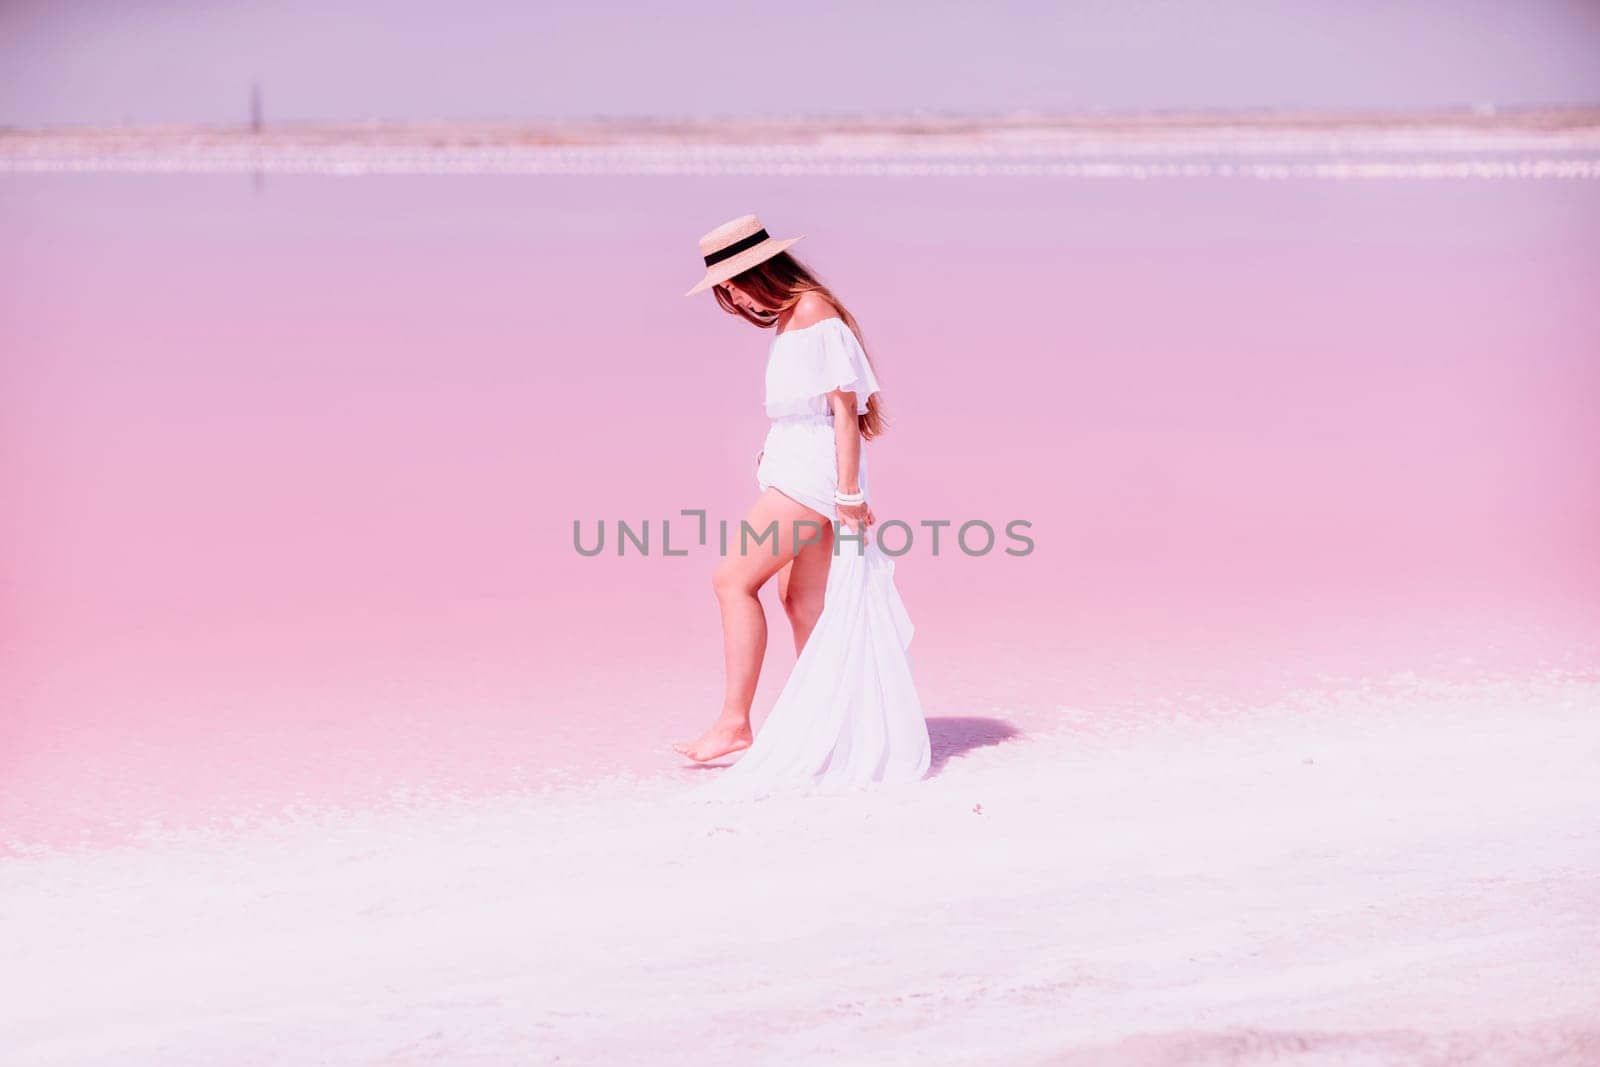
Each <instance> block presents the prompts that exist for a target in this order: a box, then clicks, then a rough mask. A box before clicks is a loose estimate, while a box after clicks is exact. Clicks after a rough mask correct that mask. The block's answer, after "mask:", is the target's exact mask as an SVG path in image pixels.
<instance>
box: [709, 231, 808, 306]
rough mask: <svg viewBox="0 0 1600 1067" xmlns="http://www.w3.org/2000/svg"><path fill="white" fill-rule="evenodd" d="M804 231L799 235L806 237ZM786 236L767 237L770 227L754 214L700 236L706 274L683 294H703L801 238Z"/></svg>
mask: <svg viewBox="0 0 1600 1067" xmlns="http://www.w3.org/2000/svg"><path fill="white" fill-rule="evenodd" d="M804 236H805V234H801V235H800V237H804ZM800 237H786V238H784V239H783V240H781V241H778V240H774V239H773V238H772V237H770V236H768V234H767V228H766V227H765V226H763V225H761V220H760V219H758V218H756V217H755V216H754V215H740V216H739V217H738V218H736V219H733V220H731V221H729V222H724V223H723V224H722V225H721V226H718V227H717V228H716V229H714V230H712V231H711V232H710V233H708V234H706V235H705V236H704V237H702V238H700V254H701V255H702V256H704V257H705V260H706V276H705V277H704V278H701V279H700V281H699V282H698V283H696V285H695V287H694V288H693V289H690V290H689V291H688V292H687V293H684V294H683V295H684V296H693V295H694V294H696V293H703V292H705V291H706V290H707V289H709V288H711V287H712V286H713V285H716V284H717V283H718V282H725V281H727V280H728V279H729V278H731V277H733V276H734V275H735V274H738V273H740V272H741V271H747V270H749V269H750V268H751V267H753V266H755V265H756V264H757V263H760V262H761V261H763V260H767V259H771V258H772V257H773V256H775V255H777V254H778V253H779V252H782V251H783V250H784V249H785V248H788V247H789V246H790V245H792V244H794V243H795V242H796V241H798V240H800Z"/></svg>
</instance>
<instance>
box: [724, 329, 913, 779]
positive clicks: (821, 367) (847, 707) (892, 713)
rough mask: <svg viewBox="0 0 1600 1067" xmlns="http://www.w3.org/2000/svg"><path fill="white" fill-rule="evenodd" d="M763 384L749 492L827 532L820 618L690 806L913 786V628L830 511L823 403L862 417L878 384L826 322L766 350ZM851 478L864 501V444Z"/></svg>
mask: <svg viewBox="0 0 1600 1067" xmlns="http://www.w3.org/2000/svg"><path fill="white" fill-rule="evenodd" d="M766 384H767V390H766V406H767V415H768V417H769V418H771V419H772V426H771V428H770V429H769V430H768V432H767V439H766V444H765V446H764V449H763V453H764V454H763V455H762V458H761V463H760V465H759V467H758V468H757V471H756V481H757V483H758V484H759V485H760V486H761V488H762V489H767V488H769V487H770V488H774V489H777V490H779V491H780V492H782V493H783V494H785V495H786V496H789V497H791V498H793V499H795V500H798V501H800V502H801V503H803V504H805V505H806V506H807V507H810V508H813V509H815V510H816V511H818V512H821V513H822V515H824V516H825V517H826V518H827V519H828V520H829V521H830V522H832V523H833V526H834V552H833V558H832V560H831V561H830V563H829V566H828V582H827V587H826V593H825V595H824V600H823V607H822V615H821V617H820V618H819V619H818V620H817V625H816V628H815V629H813V630H812V631H811V636H810V637H809V638H807V639H806V645H805V648H803V649H802V650H801V652H800V656H799V658H798V659H797V660H796V661H795V665H794V670H793V672H792V673H791V674H790V675H789V679H788V681H787V682H785V683H784V687H783V691H782V692H781V693H780V694H779V695H778V699H777V702H776V703H775V704H774V705H773V707H772V711H771V713H770V714H769V715H768V716H767V719H766V721H765V722H764V723H763V724H762V726H761V732H760V733H759V734H757V735H756V738H755V742H754V743H753V744H752V745H751V746H750V747H749V748H748V749H746V750H745V751H744V752H743V754H742V755H740V756H739V758H738V762H737V763H735V764H733V766H731V767H729V768H728V769H726V770H724V771H721V772H719V774H718V776H717V777H716V778H715V779H714V780H713V781H712V782H711V783H710V784H709V785H706V786H703V787H701V789H700V791H699V794H698V795H699V796H701V797H704V798H707V799H748V798H754V797H759V796H766V795H779V794H791V795H793V794H814V793H837V792H846V791H851V790H856V789H862V788H869V787H879V786H886V785H897V784H902V783H906V782H915V781H918V780H920V779H922V778H923V777H924V776H925V775H926V774H927V772H928V765H929V760H930V755H931V752H930V745H929V741H928V724H927V720H926V719H925V718H924V717H923V713H922V703H921V701H920V700H919V699H918V696H917V687H916V684H915V682H914V681H913V680H912V672H911V659H910V655H909V654H908V652H907V648H908V646H909V645H910V644H911V636H912V633H913V630H914V628H913V626H912V624H911V617H910V616H909V615H908V614H907V613H906V608H905V604H904V603H902V602H901V599H900V593H899V591H898V590H897V589H896V588H895V584H894V560H893V559H892V558H890V557H889V556H887V555H885V554H884V552H883V551H882V549H880V548H879V547H878V545H877V543H876V541H875V540H874V536H873V535H874V534H875V532H876V531H875V530H873V529H872V528H871V527H868V529H867V536H866V538H864V539H863V538H861V537H859V536H858V535H857V534H855V533H854V532H853V531H851V530H849V529H848V528H842V527H841V526H840V523H839V517H838V512H837V510H836V508H835V506H834V503H833V494H834V491H835V489H836V488H837V486H838V476H839V468H838V458H837V450H836V449H835V446H834V439H833V415H832V413H831V410H830V408H829V406H828V400H827V394H828V393H830V392H832V391H833V390H835V389H844V390H848V391H851V392H854V393H855V394H856V413H857V414H863V413H865V412H866V410H867V397H868V396H870V395H871V394H872V393H875V392H877V390H878V381H877V378H876V377H874V375H873V373H872V366H871V364H869V363H868V362H867V357H866V353H865V352H864V351H863V350H862V348H861V345H860V342H859V341H857V339H856V336H855V334H854V333H852V332H851V330H850V327H849V326H848V325H846V323H845V322H844V320H843V319H840V318H837V317H832V318H826V319H822V320H821V321H819V322H816V323H813V324H812V325H810V326H806V327H804V328H801V329H798V330H795V329H791V330H787V331H785V332H784V333H782V334H779V335H778V336H776V337H774V338H773V339H772V346H771V348H770V350H769V351H768V355H767V383H766ZM859 473H860V477H859V480H860V485H861V489H862V491H863V492H866V493H868V499H869V500H870V499H871V488H870V486H869V485H868V482H867V449H866V447H865V442H863V447H862V449H861V464H860V472H859ZM863 541H864V550H863Z"/></svg>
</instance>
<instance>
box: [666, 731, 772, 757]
mask: <svg viewBox="0 0 1600 1067" xmlns="http://www.w3.org/2000/svg"><path fill="white" fill-rule="evenodd" d="M753 740H755V738H754V735H752V734H751V732H750V724H749V723H739V724H737V725H735V724H732V723H729V724H724V723H721V722H719V723H716V724H715V725H714V726H712V727H711V729H709V730H707V731H706V732H705V733H703V734H701V735H700V736H699V737H697V738H696V739H695V740H693V741H677V742H674V743H673V746H672V747H673V749H674V750H676V751H677V752H678V754H679V755H682V756H687V757H689V758H690V759H692V760H694V761H695V762H696V763H705V762H706V761H707V760H714V759H716V758H717V757H718V756H726V755H727V754H728V753H730V752H738V751H739V750H740V749H745V748H749V747H750V742H751V741H753Z"/></svg>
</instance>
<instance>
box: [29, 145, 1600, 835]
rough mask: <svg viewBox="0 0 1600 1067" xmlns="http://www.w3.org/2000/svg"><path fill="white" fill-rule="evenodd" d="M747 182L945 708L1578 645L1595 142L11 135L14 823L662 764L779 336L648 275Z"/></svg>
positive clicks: (702, 664)
mask: <svg viewBox="0 0 1600 1067" xmlns="http://www.w3.org/2000/svg"><path fill="white" fill-rule="evenodd" d="M750 210H754V211H757V212H759V213H761V214H762V216H763V218H764V219H765V220H766V221H767V222H768V225H769V227H770V228H772V229H773V230H774V232H776V233H778V234H779V235H780V236H783V235H791V234H796V233H802V232H803V233H806V234H807V235H808V236H807V239H806V240H805V241H803V242H801V243H800V244H799V245H798V246H797V247H796V252H798V253H799V254H800V255H801V257H802V258H803V259H805V260H806V261H807V262H809V263H810V264H811V265H812V266H813V267H815V268H816V269H817V270H818V271H819V272H820V273H821V275H822V276H823V278H824V279H825V280H826V281H827V282H829V283H830V284H831V285H832V286H834V288H835V289H836V291H837V292H839V293H840V294H841V295H842V296H843V297H844V298H845V299H846V300H847V301H848V302H849V303H850V306H851V308H852V310H853V311H854V313H855V314H856V316H857V317H858V319H859V320H860V321H861V323H862V326H863V330H864V334H865V340H866V342H867V345H868V347H869V349H870V350H871V351H872V353H873V356H874V358H875V360H876V361H877V365H878V367H879V370H880V377H881V379H882V381H883V383H884V387H885V396H886V399H887V403H888V408H889V412H890V416H891V419H892V429H891V432H890V433H889V434H888V435H887V436H885V437H884V438H883V439H882V440H881V441H879V442H875V443H873V444H872V445H871V446H870V447H871V448H872V450H873V452H872V457H873V466H874V484H875V487H876V490H877V493H878V499H877V500H876V501H875V510H876V511H877V513H878V515H879V517H880V519H889V518H894V517H899V518H902V519H904V520H905V521H907V522H908V523H910V524H911V525H912V526H913V527H914V528H915V530H916V535H915V541H914V546H913V549H912V551H911V552H909V553H908V554H907V555H906V556H904V557H903V561H902V563H901V565H900V567H899V570H898V573H897V581H898V583H899V585H900V589H901V591H902V593H903V595H904V597H905V600H906V603H907V606H908V607H909V609H910V611H911V614H912V617H913V619H914V620H915V622H916V623H917V626H918V631H917V637H916V642H915V644H914V645H913V653H914V656H915V664H916V668H917V671H918V680H919V684H920V686H921V689H922V695H923V700H924V703H925V705H926V708H927V711H928V713H929V715H930V718H931V726H932V729H933V733H934V739H935V746H936V756H938V755H941V754H942V756H943V758H948V757H949V756H950V755H952V754H956V753H959V752H960V751H962V750H963V749H965V748H969V747H971V746H974V745H984V744H996V743H999V744H1003V743H1008V738H1010V737H1012V736H1014V735H1016V734H1023V733H1026V732H1027V730H1028V729H1029V728H1030V727H1032V726H1037V725H1039V724H1041V723H1046V722H1049V721H1051V718H1052V716H1054V715H1057V714H1058V713H1059V712H1060V711H1061V710H1062V709H1076V710H1079V711H1082V710H1087V711H1089V712H1090V713H1092V714H1095V715H1106V716H1136V715H1140V714H1144V713H1146V711H1147V710H1148V709H1150V708H1154V707H1158V706H1170V705H1171V704H1173V703H1189V704H1192V705H1193V706H1194V707H1195V708H1196V709H1198V710H1199V711H1200V712H1201V713H1204V714H1215V715H1218V716H1222V715H1226V714H1227V712H1228V709H1229V708H1230V707H1232V706H1235V705H1237V704H1239V703H1241V702H1244V701H1249V700H1253V699H1260V698H1266V697H1271V696H1275V695H1278V694H1281V693H1283V692H1286V691H1292V690H1294V689H1297V688H1305V687H1315V686H1320V685H1332V684H1342V683H1343V682H1347V681H1349V680H1350V679H1359V678H1366V677H1374V676H1381V675H1387V674H1390V673H1393V672H1401V671H1410V672H1414V673H1416V674H1419V675H1423V676H1434V675H1438V676H1457V675H1461V674H1472V673H1481V672H1496V671H1504V672H1512V671H1523V672H1525V671H1530V670H1536V669H1539V668H1540V667H1543V666H1562V667H1566V668H1572V669H1578V670H1592V669H1595V668H1600V610H1597V609H1600V554H1597V553H1596V552H1595V551H1594V545H1595V544H1597V543H1600V477H1597V474H1600V419H1596V418H1595V416H1594V408H1595V400H1596V398H1597V397H1600V358H1597V357H1600V301H1596V300H1595V299H1594V294H1595V293H1596V292H1597V291H1600V200H1597V198H1596V196H1595V192H1594V189H1593V187H1592V184H1591V183H1587V182H1574V183H1569V182H1561V181H1527V182H1509V183H1496V182H1477V181H1393V182H1388V181H1373V182H1336V181H1329V182H1281V183H1280V182H1259V181H1242V180H1240V181H1232V180H1226V179H1221V180H1218V179H1203V180H1187V181H1186V180H1171V181H1152V182H1104V183H1101V182H1073V181H1062V180H1049V179H1033V178H1003V179H1002V178H950V179H920V180H897V179H881V180H874V179H836V180H817V179H815V178H811V179H807V180H805V181H803V182H801V181H792V180H786V179H783V178H744V179H734V178H715V179H708V178H694V179H677V178H665V179H645V178H640V177H632V176H627V177H595V176H585V177H581V178H559V177H540V178H535V179H528V178H499V177H483V176H479V177H470V178H422V177H387V178H359V179H336V178H312V177H279V176H273V177H271V178H269V179H268V180H267V181H266V183H265V186H264V187H263V188H262V189H260V190H259V191H255V190H253V188H252V184H251V182H250V181H249V180H248V179H246V178H241V177H204V176H168V177H104V176H102V177H81V176H36V177H19V176H12V177H7V178H5V179H4V182H3V184H0V272H3V276H4V278H5V284H4V285H3V286H0V351H3V353H4V361H3V364H0V494H3V495H0V500H3V501H4V508H3V511H0V521H3V524H4V525H3V537H4V542H3V543H4V546H5V552H4V556H3V558H0V569H3V570H0V582H3V588H4V606H3V609H0V610H3V612H4V614H3V617H0V625H3V627H4V633H3V637H4V648H5V652H4V657H3V660H0V672H3V673H0V694H3V697H4V701H5V709H4V711H5V714H4V723H3V730H4V733H3V736H0V745H3V748H0V753H3V754H0V760H3V764H0V779H3V783H4V784H3V786H0V828H3V831H0V832H3V834H4V836H3V838H0V846H3V847H6V848H12V849H15V848H18V847H30V846H34V845H39V844H51V845H65V844H73V843H80V842H85V843H100V842H107V841H115V840H125V839H128V838H130V837H136V836H138V835H140V834H143V833H147V832H148V831H149V830H150V828H151V827H153V826H157V825H162V826H173V825H192V824H210V823H222V824H228V823H230V822H234V821H238V820H241V819H249V818H252V817H256V816H261V815H270V814H273V813H276V812H281V811H283V810H284V809H285V808H286V806H292V805H305V804H310V805H328V804H344V805H382V804H390V803H397V802H400V801H401V800H403V799H404V798H405V797H408V796H416V795H428V794H436V793H440V792H462V793H483V792H490V791H494V790H501V789H511V788H535V789H542V788H554V787H559V786H560V784H561V783H563V782H570V781H574V780H580V779H588V778H593V777H595V776H598V775H608V774H618V773H622V774H631V775H656V774H666V775H677V776H681V777H682V778H684V780H686V781H688V780H692V779H693V777H694V775H695V774H696V773H698V772H696V771H695V770H693V769H687V768H682V767H680V761H679V760H678V759H677V757H675V756H674V755H672V753H671V752H670V751H669V750H668V748H667V744H668V742H670V741H671V740H673V739H676V738H679V737H686V736H691V735H692V734H693V733H695V732H698V730H699V729H700V728H701V727H703V726H704V725H705V724H706V723H707V722H708V721H709V719H710V718H711V716H712V715H713V713H714V712H715V710H716V707H717V705H718V701H719V699H720V687H721V649H720V643H719V642H720V636H719V629H718V621H717V616H716V610H715V604H714V602H713V600H712V597H711V593H710V588H709V584H708V580H709V575H710V571H711V568H712V566H713V565H714V563H715V554H714V550H713V549H711V548H701V547H699V546H697V545H694V544H693V542H692V539H691V537H690V536H689V535H691V534H692V532H693V529H694V527H693V523H692V520H688V519H682V518H680V519H679V520H678V521H677V522H675V523H674V526H673V544H674V547H675V548H676V547H689V548H690V553H689V555H688V556H686V557H682V558H664V557H662V556H661V555H660V554H659V536H660V522H661V520H662V519H663V518H665V517H667V516H677V515H678V513H679V511H680V509H684V508H705V509H707V510H708V512H709V514H710V517H711V519H712V521H713V522H715V521H716V520H717V519H719V518H725V519H728V520H730V521H735V522H736V521H737V519H738V517H739V516H740V515H742V513H743V509H744V508H745V506H747V504H748V502H749V500H750V499H751V497H752V496H753V494H754V492H755V484H754V464H755V454H756V451H757V449H758V448H759V446H760V442H761V437H762V434H763V432H764V429H765V420H764V416H763V414H762V411H761V407H760V403H759V399H760V393H761V371H762V364H763V360H764V357H765V353H766V346H767V343H768V340H769V337H770V335H768V334H763V333H759V332H757V331H755V330H753V329H751V328H749V327H748V326H746V325H745V324H744V323H742V322H741V321H739V320H736V319H732V318H729V317H727V316H724V315H722V314H721V313H720V311H719V310H718V309H717V308H716V307H715V305H714V304H713V302H712V301H711V300H710V299H709V297H704V296H702V297H701V298H699V299H693V300H686V299H684V298H683V297H682V296H681V295H680V294H681V293H682V292H683V291H684V290H685V289H687V288H688V287H689V285H690V284H692V282H693V281H694V280H695V279H696V278H697V277H698V275H699V262H698V258H697V254H696V250H695V245H694V239H695V237H696V236H698V235H699V234H700V233H701V232H703V231H705V230H707V229H709V228H710V227H711V226H713V225H715V224H716V223H718V222H721V221H722V220H723V219H725V218H727V217H730V216H732V215H735V214H739V213H742V212H744V211H750ZM601 518H604V519H605V520H607V524H608V527H611V529H609V530H608V535H609V536H610V537H611V540H609V541H608V551H607V552H606V553H605V554H602V555H601V556H599V557H597V558H593V559H589V558H584V557H582V556H580V555H578V553H577V552H576V551H574V549H573V545H572V524H573V521H574V520H575V519H578V520H582V521H583V523H584V528H585V531H586V535H587V534H588V533H589V532H592V530H593V528H594V525H595V523H596V522H597V521H598V520H599V519H601ZM618 519H625V520H627V521H629V522H630V523H631V524H633V525H635V526H637V525H638V524H639V523H640V522H642V521H643V520H645V519H650V520H652V522H651V525H652V534H653V538H655V540H653V541H652V555H650V556H649V557H646V558H640V557H638V556H636V555H629V556H626V557H622V558H619V557H618V556H617V555H615V554H614V551H613V550H612V548H613V546H614V543H615V540H614V534H615V530H614V527H612V526H611V524H613V523H614V522H615V521H616V520H618ZM969 519H983V520H986V521H988V522H989V523H990V524H992V525H993V526H995V527H996V528H997V529H1001V530H1002V536H1001V541H1000V546H1001V547H1002V548H1003V547H1004V546H1005V545H1006V544H1007V543H1008V542H1006V541H1005V539H1004V535H1003V527H1004V525H1005V524H1006V523H1007V522H1008V521H1011V520H1013V519H1022V520H1026V521H1028V522H1030V523H1031V524H1032V526H1031V529H1030V530H1029V531H1028V533H1029V535H1030V536H1031V537H1032V538H1033V540H1034V543H1035V549H1034V551H1033V553H1032V554H1031V555H1028V556H1025V557H1020V558H1013V557H1009V556H1006V555H1004V554H1003V553H1002V552H999V551H996V552H993V553H991V554H989V555H987V556H983V557H979V558H968V557H965V556H963V555H962V554H961V553H960V552H958V551H953V550H952V546H951V545H950V543H949V541H950V535H951V533H952V532H953V526H954V525H959V524H960V523H962V522H965V521H967V520H969ZM924 520H950V521H951V522H952V524H953V526H952V528H950V529H947V531H946V534H945V536H944V542H945V543H944V544H943V545H942V551H941V552H940V553H939V554H938V555H937V556H935V555H933V554H932V553H931V552H930V551H929V541H928V532H927V529H926V528H925V527H922V526H920V525H919V524H920V523H921V522H923V521H924ZM770 595H771V593H770V591H769V593H768V596H769V597H770ZM770 603H771V602H770V601H769V604H770ZM769 610H770V614H771V617H772V630H771V634H772V637H771V645H770V647H769V653H768V660H767V669H766V672H765V675H764V679H763V686H762V692H761V695H760V696H759V697H758V705H757V707H758V711H759V710H763V709H764V708H765V707H766V706H767V705H768V704H769V703H770V701H771V699H772V698H773V697H774V696H775V695H776V692H777V688H778V686H779V685H780V684H781V682H782V679H783V676H784V674H785V673H786V671H787V668H788V665H789V663H791V662H792V660H793V654H792V651H791V648H790V646H789V637H788V633H787V627H786V624H784V623H783V622H782V619H781V615H780V614H779V613H778V612H777V611H776V610H775V605H774V606H773V607H772V608H770V609H769ZM1510 713H1514V709H1508V714H1510ZM937 762H938V760H937V759H936V763H937Z"/></svg>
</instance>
